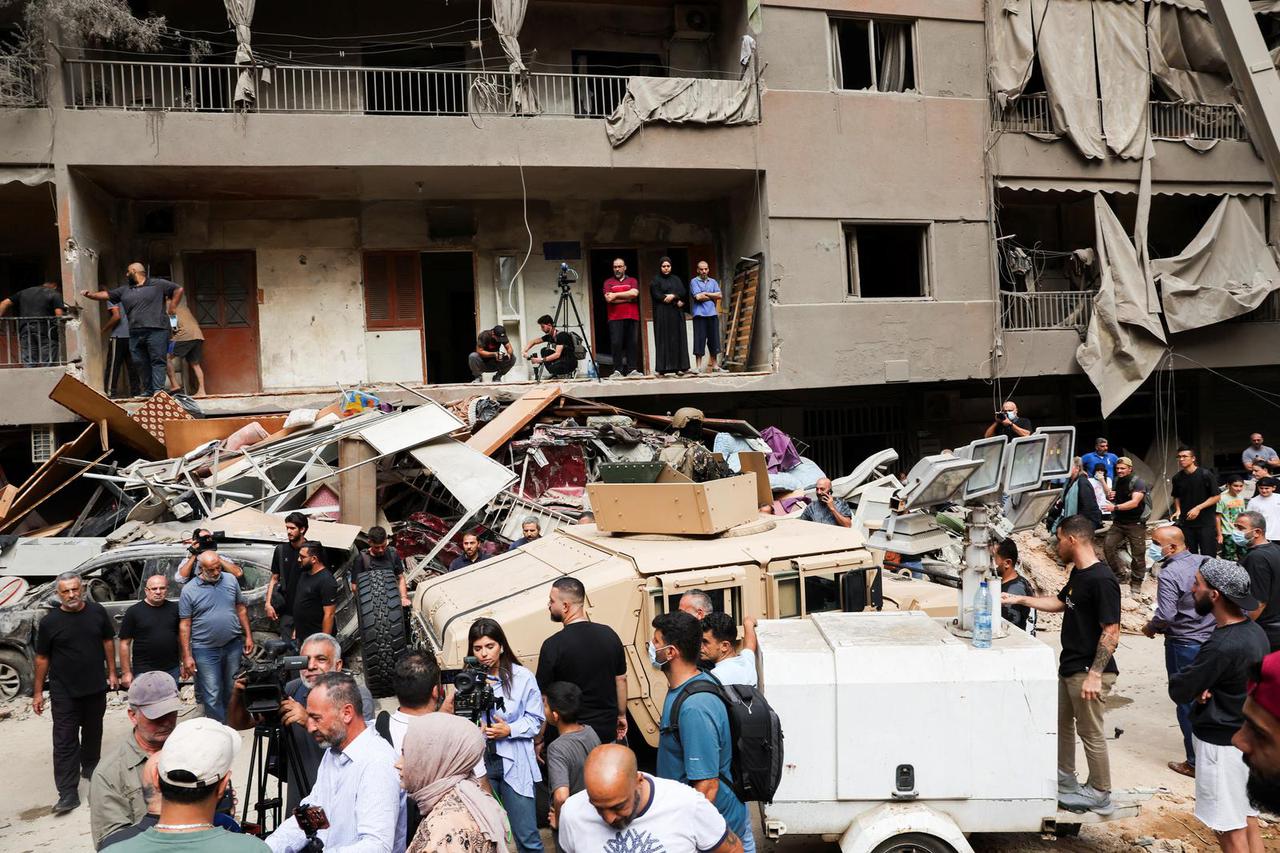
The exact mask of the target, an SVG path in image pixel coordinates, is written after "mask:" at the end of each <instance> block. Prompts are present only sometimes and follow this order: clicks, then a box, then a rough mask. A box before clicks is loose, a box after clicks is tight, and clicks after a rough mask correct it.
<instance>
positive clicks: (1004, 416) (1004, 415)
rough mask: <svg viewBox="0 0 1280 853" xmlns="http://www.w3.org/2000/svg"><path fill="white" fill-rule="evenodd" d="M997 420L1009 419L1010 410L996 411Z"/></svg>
mask: <svg viewBox="0 0 1280 853" xmlns="http://www.w3.org/2000/svg"><path fill="white" fill-rule="evenodd" d="M996 420H998V421H1007V420H1009V413H1008V412H1005V411H1000V412H996Z"/></svg>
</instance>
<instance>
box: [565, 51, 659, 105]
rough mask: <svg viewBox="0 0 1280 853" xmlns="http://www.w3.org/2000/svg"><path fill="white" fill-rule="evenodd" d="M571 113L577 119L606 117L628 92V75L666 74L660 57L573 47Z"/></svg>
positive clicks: (648, 75) (650, 75) (648, 54)
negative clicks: (576, 77) (574, 48)
mask: <svg viewBox="0 0 1280 853" xmlns="http://www.w3.org/2000/svg"><path fill="white" fill-rule="evenodd" d="M571 59H572V62H573V73H574V75H576V76H578V77H579V78H580V79H578V80H575V81H574V87H573V114H574V115H575V116H577V117H578V118H605V117H607V116H609V115H611V114H612V113H613V111H614V110H616V109H617V108H618V104H620V103H621V102H622V98H623V97H624V96H625V95H626V94H627V78H629V77H666V76H667V69H666V68H665V67H664V66H663V64H662V59H661V57H659V56H658V55H657V54H653V53H619V52H616V51H604V50H575V51H573V54H572V57H571Z"/></svg>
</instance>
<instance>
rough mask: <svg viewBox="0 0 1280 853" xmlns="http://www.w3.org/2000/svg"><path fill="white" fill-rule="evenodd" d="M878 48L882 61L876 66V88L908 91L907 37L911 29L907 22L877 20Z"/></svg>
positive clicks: (890, 90) (875, 23)
mask: <svg viewBox="0 0 1280 853" xmlns="http://www.w3.org/2000/svg"><path fill="white" fill-rule="evenodd" d="M872 26H873V27H875V33H876V50H877V53H879V59H880V62H879V64H878V67H877V68H876V88H877V89H878V90H879V91H881V92H903V91H906V82H907V49H908V46H909V45H908V42H907V39H908V38H910V35H911V31H910V30H909V29H908V28H907V25H906V24H892V23H885V22H883V21H876V22H874V23H873V24H872Z"/></svg>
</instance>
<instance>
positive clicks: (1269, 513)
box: [1249, 477, 1280, 542]
mask: <svg viewBox="0 0 1280 853" xmlns="http://www.w3.org/2000/svg"><path fill="white" fill-rule="evenodd" d="M1276 486H1280V480H1278V479H1276V478H1275V477H1263V478H1262V479H1260V480H1258V493H1257V494H1256V495H1254V496H1253V497H1251V498H1249V511H1250V512H1256V513H1259V514H1261V515H1262V517H1263V518H1265V519H1266V520H1267V538H1268V539H1270V540H1271V541H1272V542H1280V495H1277V494H1276Z"/></svg>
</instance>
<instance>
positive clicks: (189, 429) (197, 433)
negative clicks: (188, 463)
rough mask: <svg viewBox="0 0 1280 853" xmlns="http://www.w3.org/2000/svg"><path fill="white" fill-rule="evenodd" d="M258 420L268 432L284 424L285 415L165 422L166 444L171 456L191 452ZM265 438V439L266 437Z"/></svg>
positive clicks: (166, 449)
mask: <svg viewBox="0 0 1280 853" xmlns="http://www.w3.org/2000/svg"><path fill="white" fill-rule="evenodd" d="M255 421H257V422H258V423H259V424H261V425H262V428H263V429H265V430H266V431H267V433H268V434H270V433H272V432H274V431H276V430H279V429H280V428H281V427H283V426H284V415H258V416H257V417H243V418H202V419H192V420H180V421H165V422H164V446H165V451H166V452H167V453H168V454H169V456H170V457H174V456H181V455H183V454H184V453H190V452H191V451H192V450H195V449H196V448H197V447H199V446H200V445H202V444H205V443H207V442H210V441H214V440H217V439H223V438H226V437H227V436H229V435H231V434H232V433H233V432H235V431H236V430H238V429H241V428H242V427H246V426H248V425H249V424H251V423H253V422H255ZM264 440H265V439H264Z"/></svg>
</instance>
